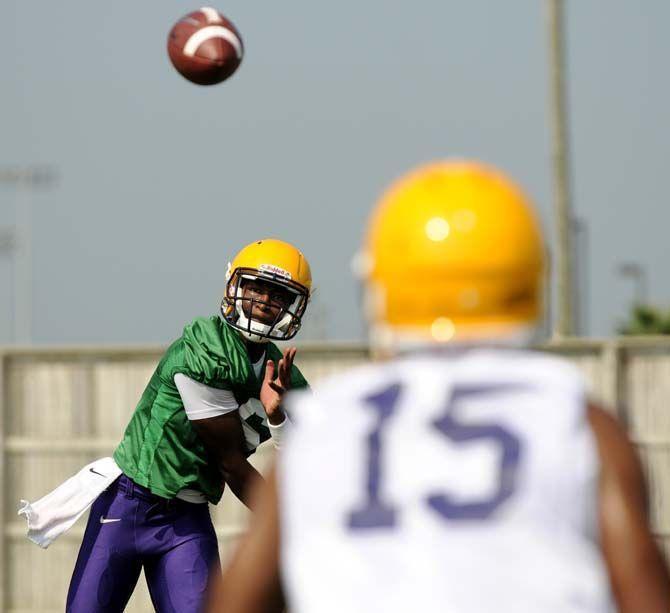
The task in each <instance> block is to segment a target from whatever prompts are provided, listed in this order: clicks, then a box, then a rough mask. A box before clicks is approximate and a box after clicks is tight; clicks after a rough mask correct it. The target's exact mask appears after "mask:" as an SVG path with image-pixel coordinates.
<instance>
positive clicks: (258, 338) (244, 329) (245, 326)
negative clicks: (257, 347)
mask: <svg viewBox="0 0 670 613" xmlns="http://www.w3.org/2000/svg"><path fill="white" fill-rule="evenodd" d="M235 311H236V313H237V322H236V324H237V326H239V327H238V330H239V332H240V334H241V335H242V336H243V337H244V338H246V339H247V340H249V341H251V342H252V343H267V342H269V341H270V340H271V339H270V338H269V337H268V336H267V335H268V334H269V332H270V329H271V328H272V331H273V332H279V333H281V334H285V332H286V328H287V326H288V325H289V324H290V323H291V314H290V313H286V314H284V316H283V317H282V318H281V320H280V321H279V322H278V323H277V324H276V325H275V326H274V327H273V326H271V325H269V324H264V323H261V322H260V321H257V320H256V319H253V318H250V317H247V316H246V315H245V314H244V309H243V308H242V305H241V304H240V303H239V302H238V303H237V304H236V306H235ZM276 340H281V339H280V338H277V339H276Z"/></svg>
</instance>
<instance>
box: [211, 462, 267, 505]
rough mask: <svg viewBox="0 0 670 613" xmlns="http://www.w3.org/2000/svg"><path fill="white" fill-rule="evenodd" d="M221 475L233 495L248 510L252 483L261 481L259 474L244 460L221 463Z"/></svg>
mask: <svg viewBox="0 0 670 613" xmlns="http://www.w3.org/2000/svg"><path fill="white" fill-rule="evenodd" d="M221 475H222V477H223V480H224V481H225V482H226V484H227V485H228V487H230V489H231V490H232V492H233V494H235V496H237V498H238V499H239V500H240V501H241V502H243V503H244V504H245V505H246V506H247V507H249V508H250V509H251V508H252V504H251V502H250V495H249V494H250V492H251V488H252V487H253V485H254V483H256V481H257V480H259V479H262V477H261V475H260V473H259V472H258V471H257V470H256V469H255V468H254V467H253V466H252V465H251V464H249V462H248V460H247V459H246V458H242V459H234V460H228V461H222V462H221Z"/></svg>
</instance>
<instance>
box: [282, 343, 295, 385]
mask: <svg viewBox="0 0 670 613" xmlns="http://www.w3.org/2000/svg"><path fill="white" fill-rule="evenodd" d="M293 355H294V353H293V352H292V351H291V349H287V350H286V353H285V354H284V358H283V360H282V362H283V364H282V366H283V368H282V370H281V371H280V372H279V378H280V379H281V382H282V385H283V386H284V387H288V386H289V383H290V381H291V367H292V366H293Z"/></svg>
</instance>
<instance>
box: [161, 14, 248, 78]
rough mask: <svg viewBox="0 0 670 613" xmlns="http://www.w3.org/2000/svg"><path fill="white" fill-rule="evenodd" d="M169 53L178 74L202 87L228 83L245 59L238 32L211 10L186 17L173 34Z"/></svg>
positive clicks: (174, 27) (179, 22) (169, 39)
mask: <svg viewBox="0 0 670 613" xmlns="http://www.w3.org/2000/svg"><path fill="white" fill-rule="evenodd" d="M167 50H168V55H169V56H170V60H171V61H172V64H173V66H174V67H175V68H176V69H177V71H178V72H179V73H180V74H181V75H182V76H184V77H185V78H186V79H188V80H189V81H191V82H193V83H197V84H198V85H214V84H215V83H221V81H225V80H226V79H227V78H228V77H230V76H231V75H232V74H233V73H234V72H235V71H236V70H237V67H238V66H239V65H240V62H241V61H242V56H243V55H244V46H243V44H242V37H241V36H240V33H239V32H238V31H237V28H235V26H234V25H233V24H232V22H231V21H230V20H229V19H227V18H226V17H224V16H223V15H222V14H221V13H219V12H218V11H217V10H216V9H213V8H210V7H203V8H201V9H200V10H197V11H193V12H192V13H189V14H188V15H186V16H184V17H182V18H181V19H180V20H179V21H178V22H177V23H176V24H175V25H174V26H173V28H172V30H170V34H169V35H168V41H167Z"/></svg>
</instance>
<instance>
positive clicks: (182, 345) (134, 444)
mask: <svg viewBox="0 0 670 613" xmlns="http://www.w3.org/2000/svg"><path fill="white" fill-rule="evenodd" d="M281 357H282V354H281V351H280V350H279V349H278V348H277V346H276V345H274V344H273V343H267V345H266V354H265V358H264V361H263V362H264V365H263V370H262V371H261V372H260V374H259V375H258V376H256V374H255V373H254V369H253V366H252V364H251V362H250V360H249V356H248V354H247V350H246V347H245V345H244V343H243V341H242V339H241V338H240V337H239V336H238V334H237V333H236V332H235V330H234V329H232V328H231V327H229V326H228V325H227V324H226V323H225V322H224V321H222V320H221V319H220V318H219V317H218V316H212V317H210V318H204V317H201V318H198V319H195V320H194V321H193V322H192V323H190V324H189V325H187V326H186V327H185V328H184V333H183V334H182V336H181V338H179V339H178V340H176V341H175V342H174V343H172V345H170V347H169V348H168V350H167V351H166V352H165V355H164V356H163V358H162V359H161V361H160V362H159V364H158V367H157V368H156V370H155V372H154V374H153V376H152V377H151V380H150V381H149V383H148V385H147V387H146V388H145V390H144V393H143V394H142V397H141V398H140V401H139V403H138V405H137V407H136V409H135V412H134V413H133V416H132V418H131V420H130V423H129V424H128V427H127V428H126V432H125V434H124V437H123V440H122V441H121V444H120V445H119V446H118V447H117V448H116V451H115V452H114V460H115V461H116V463H117V464H118V465H119V468H120V469H121V470H122V471H123V473H124V474H125V475H127V476H128V477H130V478H131V479H132V480H133V481H135V482H136V483H139V484H140V485H143V486H144V487H147V488H149V489H150V490H151V491H152V492H153V493H154V494H157V495H159V496H163V497H165V498H173V497H174V496H175V495H176V494H177V493H178V492H179V491H180V490H182V489H184V488H193V489H197V490H199V491H201V492H202V493H203V494H204V495H205V496H206V497H207V499H208V500H209V501H210V502H212V503H214V504H216V503H217V502H218V501H219V500H220V498H221V494H222V493H223V484H222V482H221V475H220V472H219V470H218V469H217V467H216V466H214V465H212V463H211V462H210V461H209V459H208V456H207V453H206V452H205V448H204V447H203V445H202V443H201V442H200V439H199V437H198V436H197V434H196V432H195V430H194V429H193V427H192V425H191V423H190V421H189V420H188V417H187V416H186V411H185V410H184V405H183V403H182V400H181V397H180V395H179V391H178V390H177V386H176V385H175V382H174V376H175V375H176V374H178V373H181V374H183V375H186V376H187V377H190V378H191V379H194V380H196V381H199V382H200V383H203V384H205V385H207V386H210V387H216V388H219V389H225V390H229V391H231V392H232V393H233V395H234V396H235V399H236V400H237V402H238V404H239V405H240V419H242V426H243V430H244V434H245V439H246V442H247V448H248V450H249V452H250V453H253V451H254V450H255V448H256V446H258V445H259V444H260V443H262V442H263V441H265V440H267V439H268V438H269V437H270V430H269V428H268V425H267V418H266V416H265V412H264V411H263V407H262V405H261V404H260V401H259V400H258V397H259V394H260V388H261V383H262V381H263V375H264V373H265V362H266V361H267V360H268V359H270V360H273V361H275V363H276V362H277V361H278V360H279V359H280V358H281ZM306 385H307V382H306V381H305V379H304V377H303V376H302V374H301V373H300V371H299V370H298V369H297V367H296V366H293V370H292V371H291V387H292V388H293V389H298V388H303V387H306Z"/></svg>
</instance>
